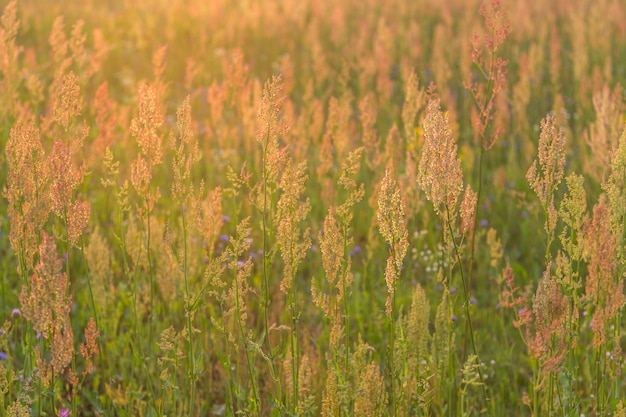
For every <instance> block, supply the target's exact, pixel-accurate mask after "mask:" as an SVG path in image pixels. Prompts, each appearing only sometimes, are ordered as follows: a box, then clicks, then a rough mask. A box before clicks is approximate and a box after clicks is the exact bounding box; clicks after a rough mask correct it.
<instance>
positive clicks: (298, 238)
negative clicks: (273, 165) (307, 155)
mask: <svg viewBox="0 0 626 417" xmlns="http://www.w3.org/2000/svg"><path fill="white" fill-rule="evenodd" d="M306 171H307V166H306V162H302V163H300V164H297V165H294V164H293V163H288V164H287V165H286V167H285V169H284V171H283V173H282V176H281V181H280V188H281V190H282V194H281V196H280V199H279V200H278V204H277V207H276V219H277V222H278V227H277V230H276V243H277V245H278V247H279V249H280V252H281V254H282V257H283V262H284V263H285V271H284V276H283V280H282V281H281V283H280V289H281V291H283V292H284V293H285V294H287V293H289V291H290V289H291V288H292V287H293V285H294V283H293V279H294V278H295V275H296V270H297V269H298V265H299V264H300V262H302V260H303V259H304V257H305V256H306V251H307V250H308V249H309V247H310V246H311V238H310V237H309V229H308V228H307V229H305V230H304V231H302V233H301V232H300V230H299V226H298V225H299V223H301V222H302V221H304V220H306V218H307V216H308V214H309V212H310V211H311V203H310V202H309V199H308V198H306V199H305V200H304V201H303V200H302V196H303V195H304V193H305V182H306V180H307V178H308V176H307V174H306ZM293 301H294V302H295V301H296V300H293ZM294 307H295V306H294ZM294 313H295V312H294Z"/></svg>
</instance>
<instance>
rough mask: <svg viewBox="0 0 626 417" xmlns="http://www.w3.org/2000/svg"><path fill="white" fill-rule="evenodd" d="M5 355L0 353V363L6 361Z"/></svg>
mask: <svg viewBox="0 0 626 417" xmlns="http://www.w3.org/2000/svg"><path fill="white" fill-rule="evenodd" d="M6 358H7V354H6V352H0V361H3V360H6Z"/></svg>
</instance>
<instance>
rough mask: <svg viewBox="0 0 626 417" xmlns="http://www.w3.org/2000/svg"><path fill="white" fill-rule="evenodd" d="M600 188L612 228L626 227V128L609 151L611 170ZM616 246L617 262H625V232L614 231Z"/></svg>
mask: <svg viewBox="0 0 626 417" xmlns="http://www.w3.org/2000/svg"><path fill="white" fill-rule="evenodd" d="M602 189H603V190H604V192H605V193H606V195H607V198H608V204H609V207H610V211H611V222H612V224H613V230H624V228H625V227H626V226H625V225H626V128H625V129H624V130H623V131H622V134H621V136H620V138H619V141H618V143H617V146H615V147H614V149H613V151H612V152H611V172H610V174H609V176H608V178H607V179H606V180H605V181H604V182H603V183H602ZM616 238H617V240H618V241H617V246H618V248H619V249H618V258H617V260H618V262H619V263H620V264H621V265H624V264H625V263H626V248H625V247H624V240H625V239H626V234H625V233H624V232H622V233H616Z"/></svg>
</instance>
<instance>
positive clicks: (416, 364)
mask: <svg viewBox="0 0 626 417" xmlns="http://www.w3.org/2000/svg"><path fill="white" fill-rule="evenodd" d="M429 322H430V303H429V301H428V297H427V296H426V292H425V291H424V289H423V288H422V286H421V285H419V284H417V285H416V286H415V289H414V290H413V297H412V300H411V308H410V310H409V312H408V314H407V315H406V316H405V317H404V320H403V324H402V327H403V328H404V329H405V332H406V334H405V336H404V339H405V340H404V343H403V345H404V346H403V349H404V352H403V356H404V358H405V362H406V367H405V368H404V369H403V371H402V376H401V378H402V380H401V383H402V386H403V390H404V398H403V399H402V400H403V401H402V405H401V408H400V410H399V411H400V414H401V415H411V414H412V413H414V412H415V411H416V410H418V409H424V408H426V407H427V406H428V404H429V403H430V401H431V400H432V392H431V391H430V389H429V387H430V384H431V379H432V376H433V375H432V371H431V369H430V366H429V364H428V361H429V359H430V352H429V343H430V340H431V335H430V330H429Z"/></svg>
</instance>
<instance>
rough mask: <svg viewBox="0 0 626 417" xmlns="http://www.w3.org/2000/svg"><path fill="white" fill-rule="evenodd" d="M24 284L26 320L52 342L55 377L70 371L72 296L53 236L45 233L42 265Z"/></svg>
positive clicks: (41, 251)
mask: <svg viewBox="0 0 626 417" xmlns="http://www.w3.org/2000/svg"><path fill="white" fill-rule="evenodd" d="M28 284H29V285H23V286H22V291H21V293H20V296H19V298H20V303H21V304H22V312H23V314H24V317H25V318H26V319H27V320H29V321H30V322H31V323H32V325H33V329H34V330H35V331H36V332H39V333H41V334H42V336H43V337H44V338H45V339H46V340H48V341H49V343H50V352H51V360H50V363H51V365H52V368H53V370H54V374H55V375H60V374H61V373H63V371H64V370H65V369H66V368H67V366H68V365H69V364H70V361H71V360H72V356H73V353H74V346H73V343H74V338H73V333H72V326H71V323H70V316H69V314H70V307H71V304H72V296H71V295H69V294H68V286H69V283H68V282H67V276H66V274H65V272H63V261H62V260H61V259H60V258H59V257H58V255H57V246H56V243H55V239H54V237H52V236H50V235H48V234H46V233H43V234H42V243H41V245H40V246H39V264H38V265H37V267H36V270H35V273H33V274H32V275H31V277H30V280H29V283H28Z"/></svg>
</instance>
